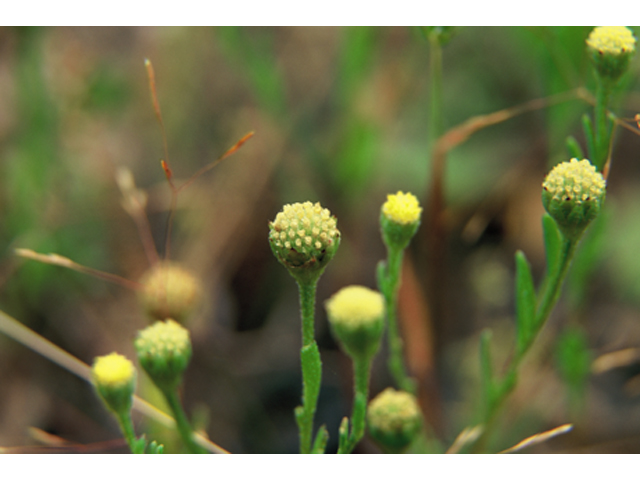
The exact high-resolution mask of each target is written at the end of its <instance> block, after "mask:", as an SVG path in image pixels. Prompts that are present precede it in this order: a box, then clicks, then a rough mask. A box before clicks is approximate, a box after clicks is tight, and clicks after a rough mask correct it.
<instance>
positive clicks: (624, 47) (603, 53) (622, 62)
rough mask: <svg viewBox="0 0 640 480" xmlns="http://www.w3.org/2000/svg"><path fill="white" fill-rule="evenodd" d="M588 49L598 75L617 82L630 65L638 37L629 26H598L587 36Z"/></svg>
mask: <svg viewBox="0 0 640 480" xmlns="http://www.w3.org/2000/svg"><path fill="white" fill-rule="evenodd" d="M587 51H588V52H589V56H590V57H591V61H592V63H593V65H594V67H595V69H596V72H597V73H598V76H599V77H600V78H601V79H603V80H609V81H613V82H615V81H616V80H618V78H620V76H622V74H623V73H624V72H625V71H626V70H627V68H628V66H629V60H630V59H631V57H632V56H633V54H634V52H635V51H636V39H635V37H634V36H633V32H631V30H629V29H628V28H627V27H596V28H594V29H593V30H592V31H591V33H590V34H589V38H587Z"/></svg>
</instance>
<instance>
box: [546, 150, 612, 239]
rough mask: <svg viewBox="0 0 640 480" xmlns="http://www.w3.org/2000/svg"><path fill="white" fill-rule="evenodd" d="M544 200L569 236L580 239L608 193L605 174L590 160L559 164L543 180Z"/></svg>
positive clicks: (563, 231)
mask: <svg viewBox="0 0 640 480" xmlns="http://www.w3.org/2000/svg"><path fill="white" fill-rule="evenodd" d="M542 188H543V190H542V204H543V205H544V208H545V209H546V210H547V212H549V215H551V217H553V219H554V220H555V221H556V223H557V225H558V228H559V229H560V231H561V232H562V233H563V234H564V236H565V237H567V238H568V239H570V240H578V239H579V238H580V236H581V235H582V233H583V232H584V230H585V229H586V228H587V226H588V225H589V223H590V222H591V221H592V220H593V219H594V218H596V216H597V215H598V213H599V212H600V208H601V207H602V202H603V201H604V197H605V194H606V184H605V180H604V178H603V177H602V174H600V173H599V172H597V171H596V168H595V167H594V166H593V165H591V163H590V162H589V160H580V161H578V159H576V158H572V159H571V161H569V162H563V163H560V164H558V165H556V166H555V167H554V168H553V170H551V172H550V173H549V174H548V175H547V177H546V178H545V180H544V182H543V183H542Z"/></svg>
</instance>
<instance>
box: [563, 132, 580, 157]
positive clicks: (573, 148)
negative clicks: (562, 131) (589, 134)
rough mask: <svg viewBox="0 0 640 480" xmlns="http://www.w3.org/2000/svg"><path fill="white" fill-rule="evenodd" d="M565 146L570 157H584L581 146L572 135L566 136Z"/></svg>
mask: <svg viewBox="0 0 640 480" xmlns="http://www.w3.org/2000/svg"><path fill="white" fill-rule="evenodd" d="M566 147H567V150H568V151H569V156H570V157H571V158H577V159H579V160H582V159H583V158H584V152H583V151H582V147H581V146H580V144H579V143H578V141H577V140H576V138H575V137H574V136H573V135H570V136H568V137H567V142H566Z"/></svg>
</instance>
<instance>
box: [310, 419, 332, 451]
mask: <svg viewBox="0 0 640 480" xmlns="http://www.w3.org/2000/svg"><path fill="white" fill-rule="evenodd" d="M328 441H329V432H327V427H325V426H324V425H322V426H321V427H320V428H319V429H318V433H317V435H316V439H315V441H314V442H313V447H312V448H311V453H316V454H322V453H324V451H325V449H326V448H327V442H328Z"/></svg>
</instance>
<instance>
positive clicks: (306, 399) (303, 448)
mask: <svg viewBox="0 0 640 480" xmlns="http://www.w3.org/2000/svg"><path fill="white" fill-rule="evenodd" d="M317 284H318V279H317V278H316V279H313V280H308V281H298V289H299V292H300V313H301V316H302V349H301V350H300V362H301V364H302V407H298V408H297V409H296V420H297V422H298V429H299V432H300V453H311V440H312V436H313V419H314V417H315V414H316V407H317V404H318V396H319V394H320V384H321V382H322V362H321V360H320V351H319V350H318V345H317V344H316V342H315V339H314V337H315V321H314V317H315V303H316V286H317Z"/></svg>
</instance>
